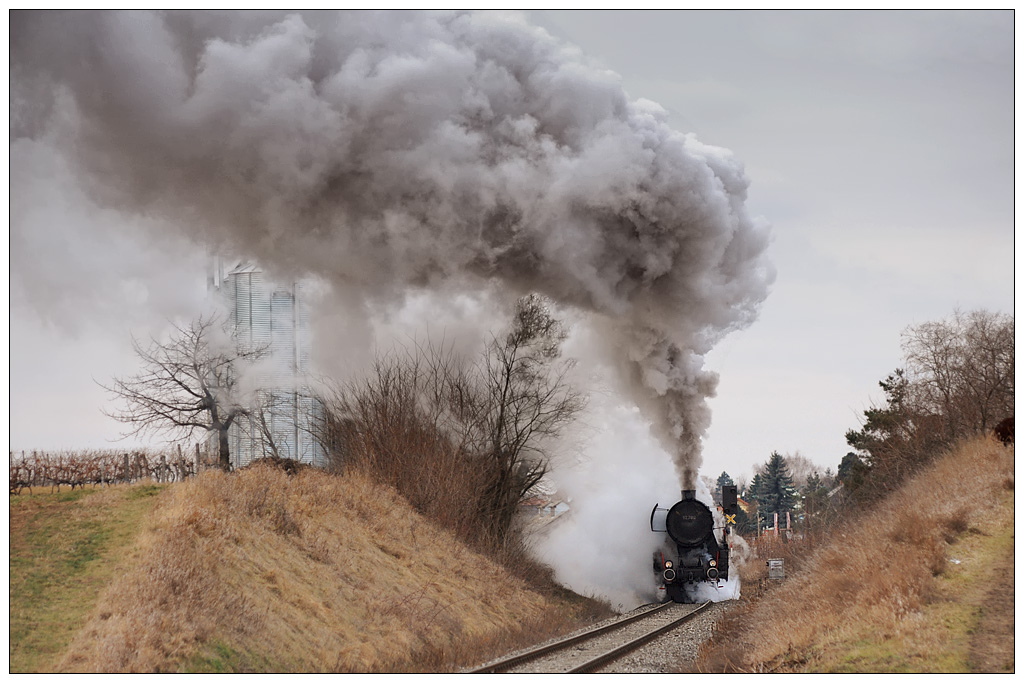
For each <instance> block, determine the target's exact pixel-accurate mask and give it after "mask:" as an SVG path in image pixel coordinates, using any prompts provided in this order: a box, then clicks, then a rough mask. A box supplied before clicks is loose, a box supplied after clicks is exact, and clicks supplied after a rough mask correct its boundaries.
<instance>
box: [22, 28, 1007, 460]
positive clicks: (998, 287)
mask: <svg viewBox="0 0 1024 683" xmlns="http://www.w3.org/2000/svg"><path fill="white" fill-rule="evenodd" d="M527 16H528V17H529V19H530V20H531V21H532V22H533V23H535V24H537V25H540V26H542V27H544V28H545V29H547V30H548V31H549V32H550V33H552V34H553V35H554V36H556V37H558V38H560V39H562V40H564V41H566V42H568V43H572V44H574V45H576V46H578V47H579V48H580V49H581V50H582V52H583V54H584V55H585V56H586V58H587V59H589V60H590V61H592V62H593V63H595V64H597V65H599V66H601V67H603V68H605V69H608V70H610V71H614V72H615V73H617V74H619V76H620V77H621V82H622V84H623V87H624V88H625V89H626V91H627V92H628V93H629V95H630V96H631V97H633V98H646V99H650V100H653V101H655V102H657V103H659V104H660V105H662V106H663V107H664V108H665V109H667V110H668V111H669V112H670V117H669V120H670V122H671V124H672V125H673V127H675V128H676V129H678V130H680V131H684V132H692V133H694V134H696V136H697V137H698V138H699V139H700V140H701V141H702V142H704V143H707V144H711V145H716V146H720V147H725V148H728V149H730V150H732V152H733V153H734V155H735V157H736V158H737V159H738V160H739V161H741V162H742V163H743V164H744V165H745V167H746V172H747V175H748V177H749V179H750V181H751V187H750V192H749V198H748V202H747V206H748V210H749V211H750V213H751V214H753V215H755V216H761V217H764V218H765V219H766V220H767V221H768V222H769V223H770V224H771V225H772V233H773V244H772V246H771V247H770V250H769V256H770V259H771V261H772V262H773V263H774V264H775V267H776V268H777V279H776V281H775V283H774V285H773V287H772V291H771V294H770V295H769V297H768V299H767V301H766V302H765V304H764V305H763V307H762V309H761V313H760V316H759V319H758V320H757V321H756V322H755V323H754V324H753V325H751V326H750V327H749V328H748V329H746V330H743V331H741V332H737V333H733V334H732V335H731V336H729V337H727V338H726V339H725V340H724V341H722V342H721V343H720V344H719V345H718V346H717V347H716V348H715V349H714V350H713V351H712V352H711V353H710V355H709V356H708V357H707V367H708V368H709V369H710V370H713V371H715V372H718V373H719V374H720V383H719V387H718V395H717V398H715V399H713V400H712V401H711V407H712V411H713V415H712V425H711V428H710V430H709V431H708V433H707V436H706V438H705V448H704V466H703V469H702V472H703V473H704V474H707V475H711V476H716V475H717V474H718V473H719V472H721V471H722V470H727V471H728V472H730V474H733V475H734V476H744V475H746V476H749V473H750V470H751V467H752V466H753V465H755V464H757V463H761V462H764V461H765V460H766V459H767V457H768V455H769V454H770V452H771V451H773V450H778V451H780V452H783V453H793V452H797V451H799V452H800V453H801V454H802V455H804V456H806V457H808V458H810V459H811V460H813V461H814V462H815V463H818V464H819V465H820V466H821V467H822V469H824V468H825V467H832V468H833V469H835V467H836V465H837V464H838V462H839V460H840V459H841V458H842V456H843V454H844V453H845V452H846V451H847V448H846V444H845V440H844V433H845V431H846V430H847V429H849V428H851V427H856V426H857V424H858V417H859V415H860V413H861V411H863V409H864V408H866V407H867V406H868V404H869V401H870V400H871V399H872V398H873V397H877V393H878V392H877V391H876V389H877V382H878V380H880V379H882V378H884V377H885V375H886V374H888V373H889V372H890V371H892V370H893V369H894V368H896V367H897V366H898V364H899V362H900V361H899V359H900V349H899V335H900V331H901V330H902V329H904V328H905V327H906V326H908V325H912V324H915V323H920V322H924V321H927V320H935V319H939V318H942V317H945V316H947V315H949V314H950V313H951V312H952V311H953V309H954V307H960V308H962V309H965V310H969V309H974V308H987V309H989V310H993V311H1003V312H1012V311H1013V304H1014V294H1013V272H1014V255H1013V247H1014V239H1013V170H1014V169H1013V159H1014V157H1013V133H1014V128H1013V124H1014V121H1013V107H1014V101H1013V85H1014V83H1013V14H1012V12H1008V11H1004V12H991V13H923V12H908V13H896V12H884V13H836V12H827V13H802V12H801V13H797V12H784V13H761V12H530V13H528V14H527ZM18 115H19V112H14V113H13V114H12V116H18ZM37 161H39V163H45V162H46V161H47V160H45V159H43V160H37ZM50 163H52V168H49V169H48V170H47V169H44V171H46V173H48V174H49V176H50V177H52V178H53V182H52V183H51V184H50V185H49V186H48V187H46V188H43V189H39V188H36V187H34V186H33V187H31V188H24V187H21V186H20V185H19V184H18V179H17V176H18V173H17V171H18V169H14V174H13V177H12V184H11V191H12V193H16V192H22V191H26V192H27V191H29V190H31V191H32V192H35V193H38V194H37V195H36V194H33V195H31V198H30V199H28V200H26V201H24V202H23V204H22V206H24V207H27V208H26V209H25V210H26V211H28V212H30V213H31V214H32V216H31V222H32V224H33V225H35V226H52V228H47V227H37V228H36V229H34V230H32V231H31V232H17V233H12V240H11V261H12V263H16V262H18V261H19V260H23V259H32V262H33V263H36V264H38V268H39V271H40V273H39V278H38V279H37V281H36V282H37V284H36V285H34V286H33V287H32V288H26V287H23V286H21V285H20V283H18V282H14V281H12V289H11V321H10V322H11V334H10V343H11V355H10V358H11V367H10V372H11V376H10V396H11V409H10V418H11V429H10V446H11V448H12V449H30V448H49V449H52V448H90V447H107V446H110V445H112V444H111V442H110V439H113V438H114V437H116V436H117V434H118V432H119V425H117V424H116V423H113V422H111V421H110V420H109V419H107V418H105V417H104V416H102V415H101V414H100V412H99V410H100V408H101V407H102V406H103V405H104V403H105V396H104V394H103V391H102V389H100V388H99V387H98V386H97V385H96V384H95V382H94V381H93V380H94V379H96V380H101V381H106V380H107V379H108V378H109V377H110V376H111V375H113V374H123V373H125V372H130V371H131V370H132V369H133V367H134V366H133V361H132V359H131V357H130V355H128V353H127V352H128V351H129V334H130V333H132V332H134V333H135V334H136V335H138V336H141V337H143V338H144V337H145V336H146V335H147V334H149V333H151V332H155V331H157V330H159V328H160V326H161V325H162V324H163V321H164V320H165V319H166V317H167V316H169V315H171V316H173V315H175V314H177V315H183V316H186V315H189V312H190V311H191V310H193V309H194V307H195V306H196V305H197V304H198V302H199V300H200V299H201V297H202V288H203V279H202V278H203V270H202V260H201V258H200V257H199V254H200V253H201V252H200V251H199V250H198V248H197V247H195V246H194V245H191V244H189V243H188V242H186V241H183V240H179V239H176V238H173V237H170V236H169V237H167V239H166V241H165V243H162V244H160V245H159V248H158V249H156V250H154V249H153V248H152V245H151V244H149V243H146V244H135V243H132V241H131V240H124V239H123V233H121V232H118V231H116V230H114V229H112V228H110V227H109V225H108V223H109V222H111V221H115V222H116V218H115V217H111V216H110V215H108V214H105V213H103V212H102V211H97V212H95V213H94V214H92V215H84V216H76V218H75V220H74V221H69V220H68V216H69V211H68V210H66V209H65V210H63V212H62V209H61V203H62V202H69V203H73V202H71V201H70V200H67V199H66V197H67V195H68V194H69V193H70V192H73V191H74V190H73V188H71V189H69V181H68V178H67V175H66V174H67V171H66V170H64V169H63V168H62V167H61V165H60V163H59V162H58V161H54V160H50ZM51 213H52V220H51V219H50V214H51ZM12 218H13V220H18V219H19V216H13V217H12ZM96 247H99V249H96ZM170 260H174V262H179V263H182V264H194V265H184V266H183V267H182V268H181V269H180V270H176V271H173V272H172V273H170V274H169V273H168V272H167V268H166V267H165V266H166V264H167V262H168V261H170ZM155 274H158V276H157V275H155ZM69 288H70V289H71V290H75V291H76V292H77V293H78V294H82V293H85V294H87V295H88V298H89V300H90V304H89V305H88V306H84V307H83V306H81V305H80V303H79V299H78V298H77V297H71V296H66V294H65V292H67V291H69Z"/></svg>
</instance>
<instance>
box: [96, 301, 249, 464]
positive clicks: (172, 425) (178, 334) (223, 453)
mask: <svg viewBox="0 0 1024 683" xmlns="http://www.w3.org/2000/svg"><path fill="white" fill-rule="evenodd" d="M132 347H133V349H134V350H135V354H136V355H137V356H138V357H139V360H140V361H141V363H142V370H141V371H140V372H139V373H138V374H137V375H133V376H130V377H124V378H115V379H114V380H113V383H112V384H110V385H109V386H108V385H103V384H101V385H100V386H102V387H103V388H104V389H106V390H107V391H109V392H110V393H111V394H112V395H113V397H114V398H115V399H117V400H120V401H123V403H124V407H123V408H121V409H119V410H114V411H109V412H107V411H104V412H105V413H106V414H107V415H109V416H110V417H113V418H114V419H116V420H119V421H120V422H123V423H125V424H127V425H128V426H129V431H128V432H127V433H126V434H125V436H131V435H146V434H151V433H159V432H164V433H168V434H170V435H171V436H172V438H176V439H179V440H184V439H188V438H190V437H191V436H192V435H193V434H194V433H195V432H196V430H202V431H205V432H213V433H215V434H216V435H217V441H218V446H219V455H220V459H219V462H220V467H221V469H223V470H224V471H228V470H230V469H231V456H230V449H229V442H228V429H229V428H230V427H231V425H232V424H233V423H234V422H235V421H236V420H237V419H238V418H239V417H241V416H243V415H247V414H248V413H249V411H248V408H247V407H246V406H245V405H244V404H242V403H241V402H240V401H239V397H238V396H237V378H238V367H237V366H238V365H239V364H240V363H248V362H252V361H254V360H256V359H257V358H260V357H261V356H263V355H264V354H265V352H266V348H265V347H259V348H241V347H239V346H238V345H237V344H235V343H234V341H233V340H232V339H231V337H230V334H229V333H228V332H227V331H225V330H224V328H223V327H222V326H221V325H220V324H219V322H218V320H217V318H216V317H215V316H211V317H203V316H200V317H199V318H196V319H195V320H193V321H192V322H191V323H190V324H189V325H188V326H187V327H179V326H177V325H175V326H174V331H173V332H172V333H171V335H170V339H169V340H168V341H166V342H158V341H157V340H155V339H153V340H151V344H150V345H149V346H148V347H143V346H142V345H141V344H140V343H139V342H138V340H136V339H134V338H133V339H132Z"/></svg>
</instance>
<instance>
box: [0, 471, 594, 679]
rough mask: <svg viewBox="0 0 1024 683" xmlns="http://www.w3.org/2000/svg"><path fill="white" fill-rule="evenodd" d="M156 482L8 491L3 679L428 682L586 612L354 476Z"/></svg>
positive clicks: (586, 607)
mask: <svg viewBox="0 0 1024 683" xmlns="http://www.w3.org/2000/svg"><path fill="white" fill-rule="evenodd" d="M160 488H162V489H163V490H162V491H160V492H159V493H160V495H159V496H156V497H154V496H152V495H151V494H152V493H154V492H157V490H158V489H157V488H156V487H152V486H145V485H142V486H140V485H135V486H123V487H113V488H111V489H108V490H102V491H99V492H96V493H93V492H91V491H86V492H81V491H79V492H75V493H73V494H56V495H48V494H37V495H34V496H27V495H23V496H21V497H15V496H12V497H11V671H49V670H58V671H403V670H426V671H444V670H451V669H454V668H457V667H459V666H462V665H468V664H472V663H474V662H477V661H482V660H484V659H486V658H487V657H489V656H492V655H496V654H498V653H500V652H503V651H505V650H507V649H510V648H512V647H515V646H518V645H521V644H524V643H528V642H532V641H533V640H535V639H536V638H538V637H543V636H544V635H548V634H554V633H557V632H561V631H564V630H568V629H570V628H573V627H575V626H576V625H577V624H578V622H579V620H580V619H586V618H588V614H589V613H590V610H594V609H595V607H594V606H593V605H592V604H591V603H590V602H589V601H584V600H582V599H578V598H574V597H573V596H571V595H568V594H565V593H563V592H558V591H553V590H549V591H538V590H536V589H535V588H531V587H530V586H527V585H526V584H524V583H523V582H521V581H519V580H517V579H515V578H514V577H512V576H510V575H509V574H508V572H506V571H505V570H504V569H503V568H501V567H499V566H497V565H496V564H494V563H492V562H491V561H490V560H489V559H488V558H486V557H483V556H481V555H479V554H477V553H474V552H472V551H470V550H469V549H467V548H466V547H465V546H463V545H462V544H460V543H459V542H458V541H457V540H456V539H455V538H454V537H453V536H452V535H451V534H449V533H447V532H445V531H442V530H439V529H438V528H437V527H435V526H434V525H432V524H430V523H429V522H427V521H425V520H424V519H423V518H422V517H420V516H419V515H417V514H416V513H415V512H414V511H413V510H412V509H411V508H410V507H409V505H408V504H407V503H406V502H405V501H404V499H402V498H400V497H399V496H398V495H397V494H395V493H394V492H393V491H392V490H390V489H387V488H382V487H380V486H377V485H375V484H373V483H372V482H370V481H369V480H367V479H365V478H363V477H360V476H359V475H357V474H349V475H346V476H345V477H337V476H332V475H329V474H326V473H324V472H320V471H303V472H300V473H299V474H297V475H295V476H288V475H286V474H285V473H283V472H281V471H279V470H276V469H273V468H269V467H255V468H252V469H249V470H245V471H241V472H237V473H234V474H232V475H223V474H221V473H208V474H205V475H203V476H202V477H199V478H198V479H195V480H190V481H188V482H185V483H181V484H173V485H169V486H166V487H160ZM597 614H600V611H599V610H598V612H597ZM597 614H595V616H597Z"/></svg>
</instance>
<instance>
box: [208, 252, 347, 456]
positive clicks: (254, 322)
mask: <svg viewBox="0 0 1024 683" xmlns="http://www.w3.org/2000/svg"><path fill="white" fill-rule="evenodd" d="M221 292H222V295H223V296H224V297H225V298H226V301H227V303H228V308H229V312H230V317H231V322H232V323H233V324H234V326H235V330H236V335H237V340H238V342H239V343H240V344H252V345H254V346H263V345H268V348H269V356H268V357H267V358H265V359H264V360H263V361H262V362H260V363H259V372H258V375H257V377H258V386H260V387H261V388H260V390H259V391H257V392H256V396H255V404H254V405H253V406H252V411H253V415H252V417H250V418H243V419H241V420H238V421H236V422H235V424H233V425H232V427H231V430H230V432H229V437H230V444H231V451H232V458H231V459H232V464H233V465H234V466H235V467H241V466H244V465H246V464H248V463H249V462H251V461H252V460H253V459H254V458H259V457H263V456H267V455H272V454H275V453H276V454H277V455H278V456H280V457H284V458H293V459H296V460H300V461H302V462H305V463H309V464H315V465H319V466H323V465H325V464H326V462H327V458H326V455H325V454H324V452H323V448H322V446H321V445H320V442H319V440H318V439H316V438H315V434H316V430H317V428H318V427H319V426H320V425H321V424H322V422H323V412H324V407H323V405H322V403H321V402H320V401H319V400H317V399H315V398H314V397H313V396H312V395H311V394H310V391H309V389H308V386H307V384H306V382H305V381H304V377H305V375H306V373H307V372H308V370H309V357H310V325H309V321H310V312H309V304H308V302H307V301H306V300H305V296H304V287H303V286H302V284H301V283H299V284H292V285H286V286H282V285H278V284H275V283H272V282H270V281H268V280H267V279H266V278H265V277H264V274H263V273H262V272H260V271H259V270H258V269H256V268H244V269H236V270H235V271H232V272H231V273H229V274H228V275H227V276H226V277H225V278H224V282H223V284H222V286H221Z"/></svg>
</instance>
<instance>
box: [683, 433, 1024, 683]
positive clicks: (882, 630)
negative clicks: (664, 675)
mask: <svg viewBox="0 0 1024 683" xmlns="http://www.w3.org/2000/svg"><path fill="white" fill-rule="evenodd" d="M1013 458H1014V451H1013V448H1012V447H1010V448H1004V447H1003V446H1002V445H1000V444H999V443H997V442H995V441H994V440H991V439H978V440H975V441H971V442H969V443H966V444H963V445H961V446H960V447H958V448H956V449H954V450H953V451H952V452H951V453H949V454H947V455H945V456H942V457H940V458H939V459H938V460H937V461H936V462H934V463H933V464H932V465H930V466H929V467H927V468H925V469H924V470H923V471H921V472H920V473H918V474H917V475H916V476H915V477H913V478H912V479H911V480H910V481H908V482H907V483H906V484H905V485H904V486H903V487H902V488H901V489H900V490H898V491H897V492H895V493H894V494H893V495H892V496H890V497H889V498H888V499H886V500H885V501H883V502H882V503H881V504H880V505H878V506H876V507H875V508H873V509H872V510H871V511H870V512H869V513H867V514H864V515H862V516H860V517H858V518H857V519H856V520H855V522H854V523H852V524H847V525H845V526H844V527H843V528H840V529H837V530H835V532H834V533H833V534H832V537H831V539H830V541H829V542H828V543H827V544H826V545H823V546H820V547H818V548H817V549H815V550H814V551H812V552H810V553H808V554H807V555H806V556H804V557H802V558H800V559H799V561H798V562H795V563H790V562H788V561H787V566H786V571H787V579H786V580H785V581H784V582H782V583H781V584H779V585H777V586H774V587H773V588H772V589H771V590H770V591H769V592H768V593H767V594H765V595H764V596H761V597H759V598H756V599H754V600H752V601H749V602H746V603H745V604H743V605H741V606H740V609H737V610H736V611H735V612H734V613H733V614H732V615H731V616H730V618H729V621H728V622H727V623H725V624H723V626H722V629H721V630H720V635H719V636H718V637H716V639H715V643H714V645H713V646H711V647H709V648H708V649H707V651H706V652H705V653H704V655H703V659H702V662H701V664H700V669H701V670H704V671H797V672H1005V671H1013V670H1014V655H1013V645H1014V629H1013V624H1014V622H1013V619H1014V615H1013V592H1014V588H1013V568H1014V461H1013ZM791 557H792V555H791Z"/></svg>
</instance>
